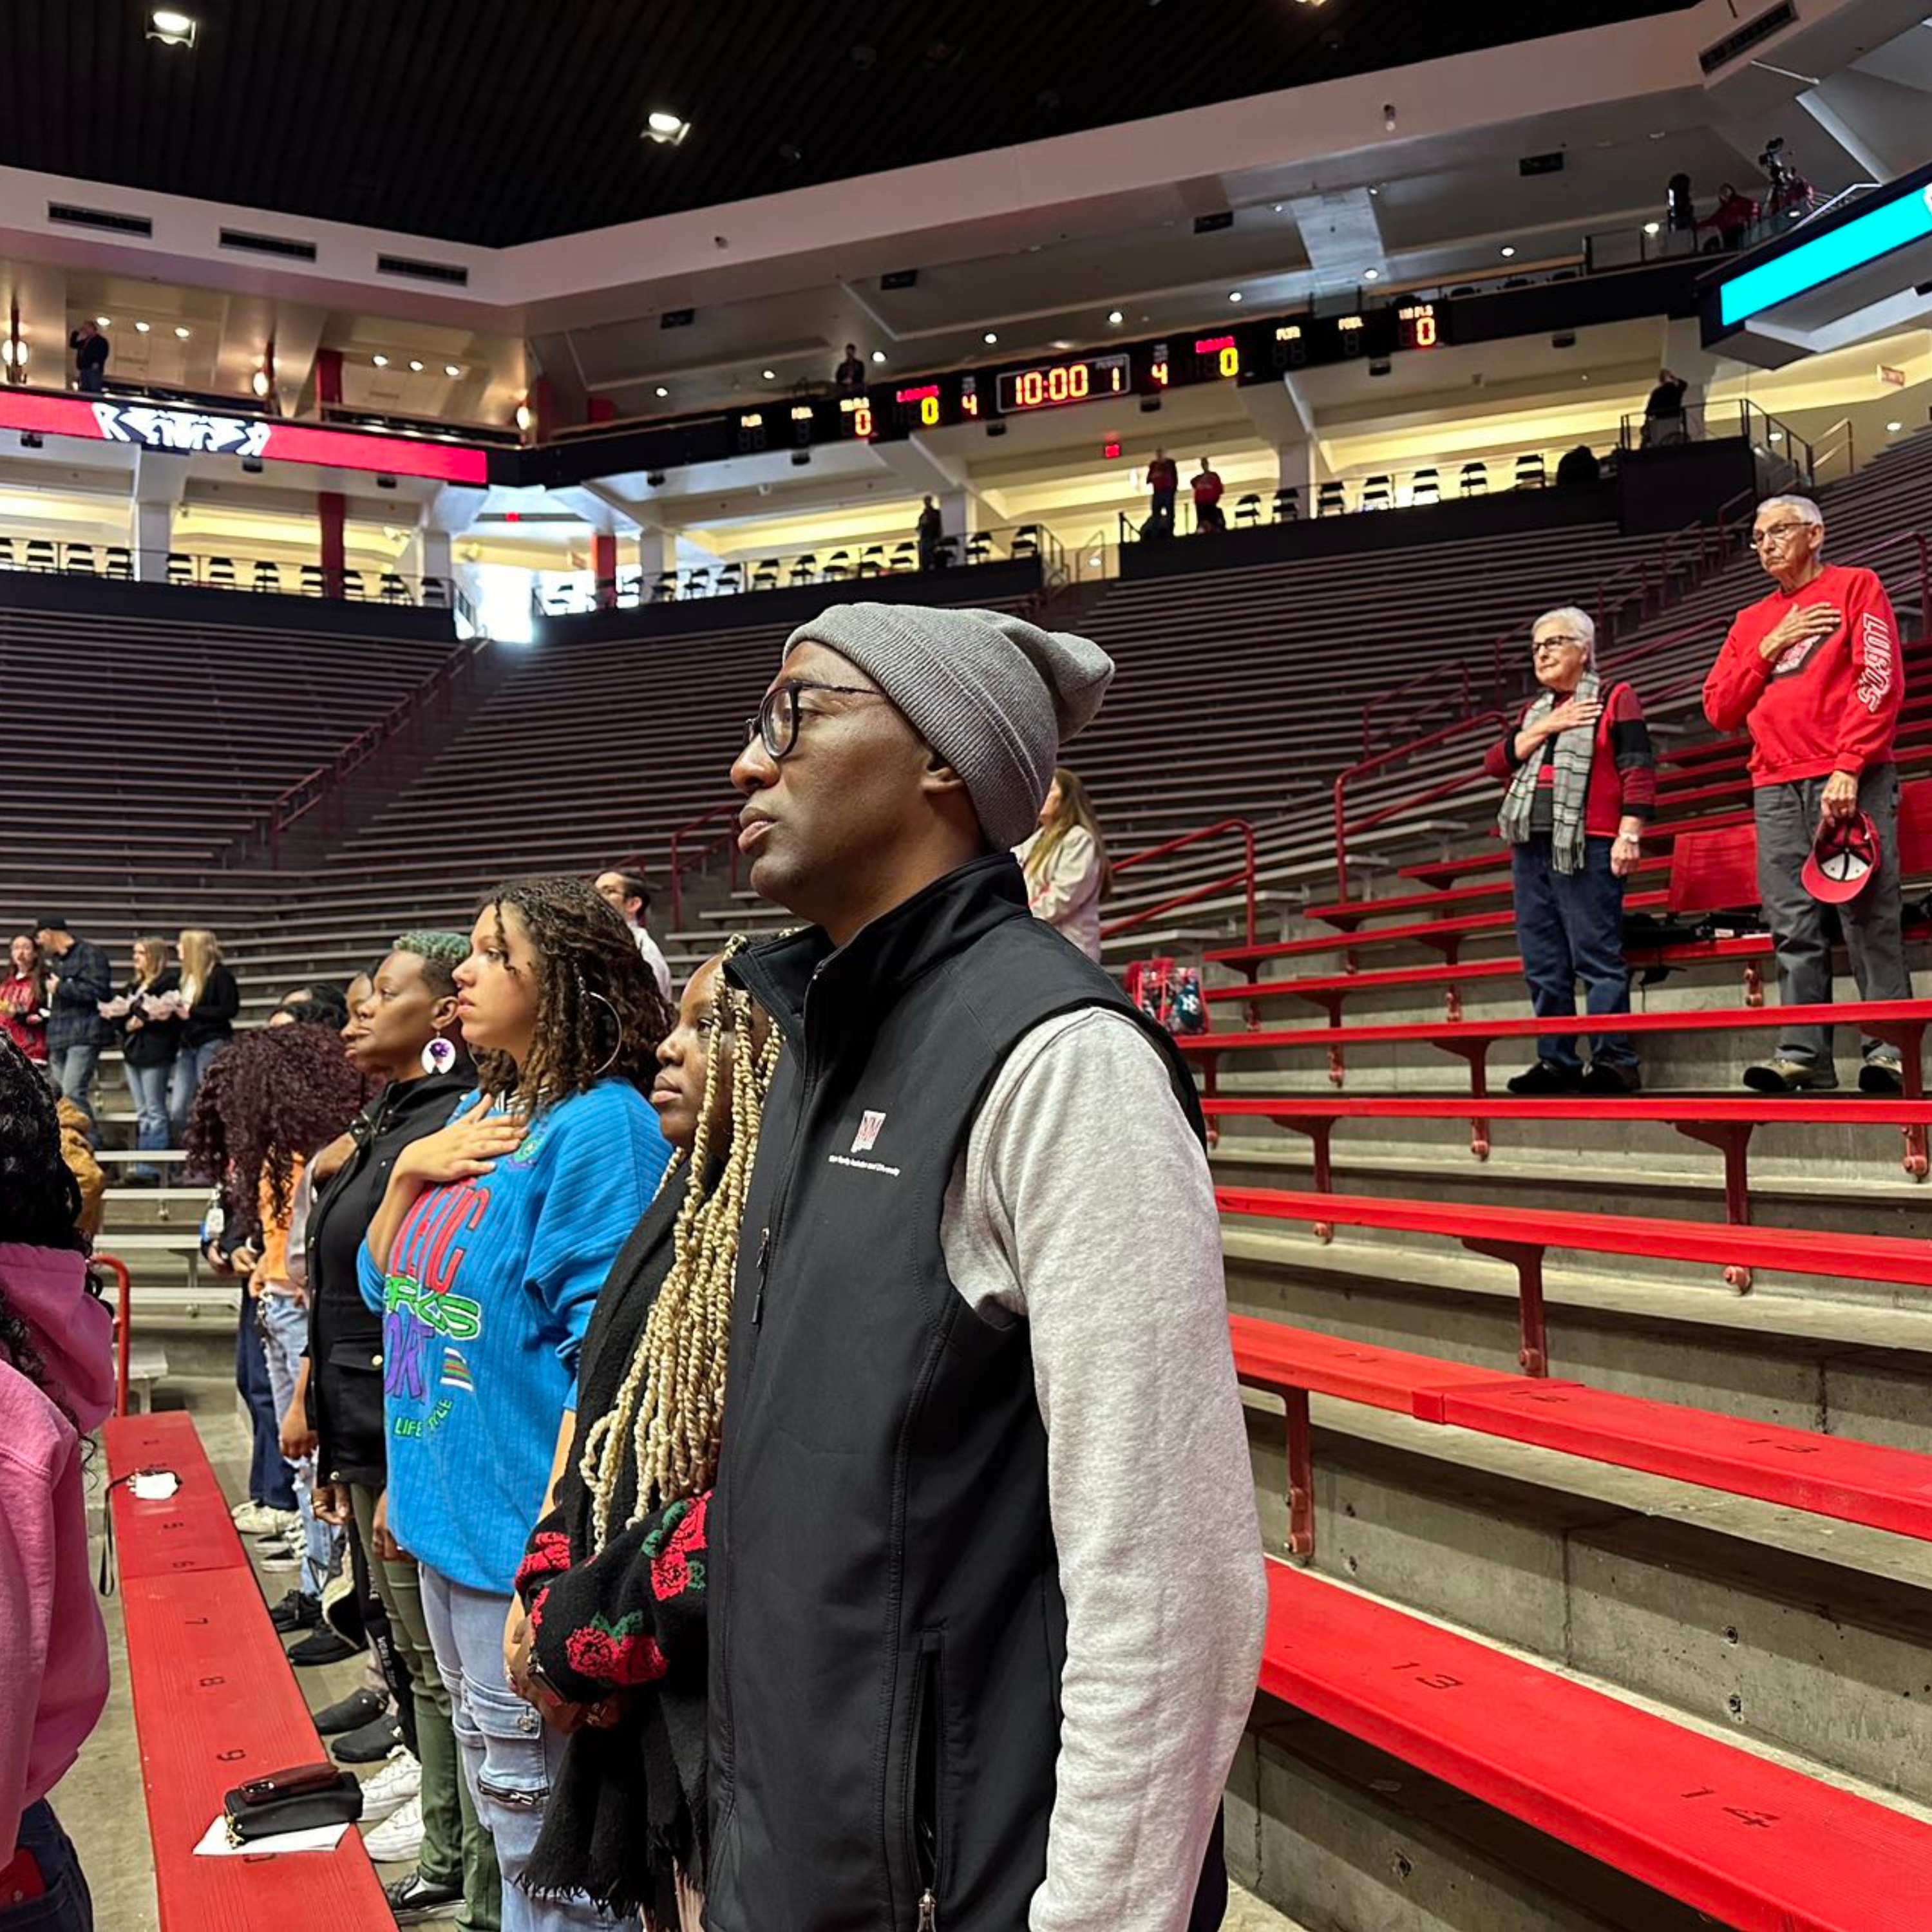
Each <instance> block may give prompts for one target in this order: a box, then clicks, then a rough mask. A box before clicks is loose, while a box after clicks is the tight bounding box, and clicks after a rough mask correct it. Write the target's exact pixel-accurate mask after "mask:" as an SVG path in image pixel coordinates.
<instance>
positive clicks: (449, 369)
mask: <svg viewBox="0 0 1932 1932" xmlns="http://www.w3.org/2000/svg"><path fill="white" fill-rule="evenodd" d="M443 374H445V375H446V376H460V375H461V374H463V371H462V370H461V369H460V368H459V367H458V365H456V364H455V363H454V362H446V363H445V364H444V365H443Z"/></svg>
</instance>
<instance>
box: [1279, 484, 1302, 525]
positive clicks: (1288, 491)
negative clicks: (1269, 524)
mask: <svg viewBox="0 0 1932 1932" xmlns="http://www.w3.org/2000/svg"><path fill="white" fill-rule="evenodd" d="M1274 520H1275V521H1276V522H1277V523H1299V522H1300V521H1301V490H1300V489H1299V488H1298V487H1296V486H1295V484H1292V483H1284V484H1283V485H1282V487H1280V489H1279V490H1277V491H1276V492H1275V493H1274Z"/></svg>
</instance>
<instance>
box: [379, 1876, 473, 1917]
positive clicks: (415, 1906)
mask: <svg viewBox="0 0 1932 1932" xmlns="http://www.w3.org/2000/svg"><path fill="white" fill-rule="evenodd" d="M383 1897H385V1898H386V1899H387V1900H389V1909H390V1910H391V1911H392V1912H394V1913H395V1915H396V1923H397V1924H398V1925H409V1924H414V1923H415V1921H416V1920H417V1919H419V1918H429V1917H430V1916H431V1915H432V1914H434V1913H435V1912H440V1911H441V1910H442V1909H443V1907H444V1906H446V1905H460V1904H461V1903H463V1888H462V1886H461V1885H433V1884H432V1883H431V1882H430V1881H429V1880H428V1879H426V1878H425V1877H424V1876H423V1875H422V1872H421V1871H420V1870H417V1871H413V1872H411V1873H409V1874H408V1876H406V1877H404V1878H398V1879H391V1880H390V1882H389V1883H388V1884H387V1885H385V1886H383Z"/></svg>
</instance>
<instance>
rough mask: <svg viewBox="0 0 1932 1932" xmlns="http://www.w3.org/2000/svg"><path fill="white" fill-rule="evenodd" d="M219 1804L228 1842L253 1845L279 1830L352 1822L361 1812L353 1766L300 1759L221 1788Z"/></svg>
mask: <svg viewBox="0 0 1932 1932" xmlns="http://www.w3.org/2000/svg"><path fill="white" fill-rule="evenodd" d="M221 1808H222V1811H223V1814H224V1817H225V1818H226V1823H227V1828H228V1842H229V1843H230V1844H231V1845H248V1844H253V1843H254V1842H255V1841H256V1840H257V1839H258V1838H277V1837H279V1836H280V1835H281V1834H282V1833H283V1832H313V1831H314V1830H316V1829H317V1828H318V1827H320V1826H324V1825H353V1824H354V1823H355V1822H356V1820H357V1819H359V1818H360V1817H362V1784H361V1781H359V1779H358V1778H357V1777H356V1774H355V1773H354V1772H353V1771H338V1770H337V1769H336V1768H335V1766H334V1765H332V1764H303V1765H296V1766H291V1767H290V1769H288V1770H287V1771H273V1772H269V1774H268V1775H267V1776H266V1777H265V1778H251V1779H250V1781H248V1783H247V1784H242V1785H237V1786H236V1788H235V1789H234V1790H233V1791H230V1792H228V1793H225V1794H224V1795H223V1798H222V1800H221Z"/></svg>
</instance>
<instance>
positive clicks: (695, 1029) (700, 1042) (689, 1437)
mask: <svg viewBox="0 0 1932 1932" xmlns="http://www.w3.org/2000/svg"><path fill="white" fill-rule="evenodd" d="M741 945H742V941H739V940H733V941H732V943H731V944H730V946H729V947H727V948H726V950H725V951H724V953H722V954H721V955H720V956H718V958H717V959H712V960H711V961H709V962H707V963H706V965H703V967H700V968H699V970H698V971H697V972H696V973H694V974H693V975H692V976H691V983H690V984H689V985H688V986H686V988H685V992H684V998H683V1001H682V1003H681V1004H680V1005H679V1010H678V1024H677V1025H676V1028H675V1029H674V1030H673V1031H672V1032H671V1033H670V1034H668V1035H667V1037H666V1038H665V1039H664V1041H663V1043H662V1044H661V1045H660V1046H659V1047H658V1076H657V1080H656V1083H655V1085H654V1086H653V1087H652V1090H651V1104H652V1106H654V1107H655V1109H657V1113H658V1124H659V1125H660V1126H661V1127H662V1129H663V1130H664V1137H665V1139H667V1140H668V1141H669V1142H670V1143H671V1145H672V1146H673V1147H674V1148H676V1150H677V1154H676V1164H675V1166H673V1169H672V1171H671V1172H670V1174H669V1175H667V1177H666V1178H665V1184H664V1188H663V1190H662V1191H661V1193H659V1195H658V1199H657V1201H656V1203H655V1205H654V1206H653V1207H652V1209H651V1211H650V1212H649V1214H646V1216H645V1217H644V1218H643V1220H642V1221H641V1222H640V1223H639V1224H638V1226H637V1230H636V1232H634V1234H633V1235H632V1236H631V1239H630V1241H628V1243H627V1244H625V1249H624V1251H623V1253H622V1254H621V1255H620V1256H619V1257H618V1259H617V1262H616V1265H615V1267H614V1268H613V1269H612V1270H611V1272H610V1280H609V1281H608V1282H607V1283H606V1284H605V1286H604V1291H603V1293H602V1294H601V1295H600V1296H599V1298H598V1304H597V1313H596V1315H595V1318H594V1319H592V1323H591V1326H590V1332H589V1334H588V1335H587V1336H586V1337H585V1340H584V1346H583V1358H582V1365H581V1368H580V1373H579V1378H578V1401H577V1436H576V1439H575V1442H574V1444H573V1445H572V1448H571V1452H570V1455H569V1457H568V1461H567V1463H566V1464H565V1469H564V1473H563V1475H562V1479H561V1480H560V1481H559V1484H558V1486H557V1490H556V1508H553V1510H552V1511H550V1514H549V1515H547V1517H544V1520H543V1521H542V1522H541V1523H539V1524H538V1526H537V1527H536V1530H535V1533H534V1534H533V1535H532V1537H531V1538H530V1543H529V1552H528V1554H527V1555H526V1556H525V1559H524V1561H523V1568H522V1569H521V1570H520V1571H519V1572H518V1574H517V1592H518V1595H519V1596H520V1598H521V1600H522V1602H523V1605H524V1607H525V1610H526V1616H525V1618H524V1619H523V1620H522V1622H520V1623H518V1622H513V1623H512V1626H511V1631H510V1632H509V1634H508V1642H507V1644H506V1647H505V1664H506V1667H507V1668H508V1673H509V1676H510V1679H511V1683H512V1684H513V1685H514V1686H515V1687H516V1688H517V1691H519V1693H520V1694H521V1695H522V1696H523V1697H525V1698H526V1700H528V1701H529V1703H531V1704H532V1705H533V1706H535V1709H538V1711H540V1712H541V1713H542V1714H543V1715H544V1718H546V1719H547V1721H548V1722H549V1723H550V1725H551V1726H552V1727H553V1728H554V1729H556V1730H559V1731H562V1732H563V1733H565V1734H566V1735H567V1736H568V1738H569V1745H568V1748H567V1750H566V1751H565V1754H564V1760H563V1765H562V1771H561V1773H560V1775H559V1778H558V1779H557V1781H556V1784H555V1785H554V1786H553V1789H552V1791H551V1794H550V1803H549V1805H547V1808H546V1809H545V1811H544V1824H543V1831H542V1834H541V1837H540V1838H538V1842H537V1846H536V1849H535V1852H534V1853H533V1855H532V1858H531V1860H530V1864H529V1870H528V1872H527V1873H526V1882H527V1883H528V1884H529V1886H530V1887H531V1888H532V1890H533V1891H536V1892H538V1894H539V1895H541V1894H542V1893H543V1892H544V1891H546V1890H549V1889H555V1890H557V1891H582V1892H584V1893H587V1894H588V1895H589V1897H592V1898H593V1899H595V1900H598V1901H599V1902H601V1903H603V1904H604V1905H606V1906H608V1907H610V1909H611V1910H613V1912H619V1913H622V1912H633V1911H640V1912H642V1914H643V1919H644V1922H645V1924H646V1926H648V1927H652V1928H653V1932H659V1929H660V1928H661V1932H671V1928H673V1927H680V1926H681V1927H683V1928H685V1932H695V1928H696V1927H697V1924H698V1923H699V1918H700V1894H699V1889H698V1888H700V1887H701V1886H702V1884H703V1873H704V1862H705V1852H706V1822H707V1821H706V1804H705V1787H704V1762H705V1760H704V1737H705V1729H706V1706H705V1680H706V1641H705V1608H706V1598H705V1593H704V1560H703V1559H704V1549H705V1544H704V1520H705V1514H706V1506H707V1504H708V1502H709V1489H710V1485H711V1482H712V1476H713V1474H714V1472H715V1469H716V1467H717V1461H718V1441H719V1434H720V1430H721V1423H722V1419H723V1418H722V1403H723V1397H724V1367H725V1360H726V1356H727V1349H728V1345H729V1340H730V1316H731V1293H732V1280H733V1274H734V1272H735V1270H736V1262H737V1254H738V1231H739V1223H740V1222H741V1220H742V1217H743V1214H744V1204H745V1191H746V1187H747V1184H748V1181H749V1178H750V1174H751V1158H752V1155H753V1154H754V1151H756V1148H757V1138H758V1127H759V1122H760V1116H761V1114H762V1112H763V1104H764V1097H765V1095H766V1092H767V1091H769V1088H770V1086H771V1082H772V1073H773V1072H774V1070H775V1068H776V1066H777V1064H778V1040H779V1036H778V1031H777V1030H776V1028H772V1027H771V1026H770V1025H769V1024H768V1023H767V1022H766V1020H765V1019H764V1016H763V1015H762V1014H761V1013H758V1012H757V1010H756V1009H755V1008H754V1007H753V1006H752V1004H751V1001H750V1000H749V999H748V998H747V997H746V995H745V994H744V993H742V992H740V991H739V989H736V987H733V986H730V985H729V984H728V983H727V982H726V981H725V980H724V977H723V973H722V968H723V966H724V961H725V959H727V958H729V957H730V955H731V954H732V953H735V952H736V951H737V950H739V947H740V946H741Z"/></svg>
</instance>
